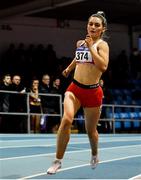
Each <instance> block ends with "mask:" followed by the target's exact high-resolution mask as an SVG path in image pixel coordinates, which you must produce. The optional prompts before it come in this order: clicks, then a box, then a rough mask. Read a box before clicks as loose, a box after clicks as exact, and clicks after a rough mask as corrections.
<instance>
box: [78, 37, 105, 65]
mask: <svg viewBox="0 0 141 180" xmlns="http://www.w3.org/2000/svg"><path fill="white" fill-rule="evenodd" d="M101 41H102V40H101V39H99V40H98V41H97V42H96V43H94V44H93V46H92V47H93V48H94V49H95V50H96V51H97V45H98V44H99V43H100V42H101ZM75 59H76V62H77V63H92V64H94V60H93V59H92V55H91V53H90V51H89V48H88V47H85V46H84V44H83V45H80V47H78V48H77V49H76V52H75Z"/></svg>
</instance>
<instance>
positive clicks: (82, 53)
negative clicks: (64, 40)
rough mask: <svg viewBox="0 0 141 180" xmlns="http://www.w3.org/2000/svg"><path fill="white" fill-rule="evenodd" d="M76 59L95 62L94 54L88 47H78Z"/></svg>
mask: <svg viewBox="0 0 141 180" xmlns="http://www.w3.org/2000/svg"><path fill="white" fill-rule="evenodd" d="M75 59H76V61H77V62H93V60H92V55H91V53H90V51H89V50H88V48H77V50H76V53H75Z"/></svg>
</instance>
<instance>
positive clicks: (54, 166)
mask: <svg viewBox="0 0 141 180" xmlns="http://www.w3.org/2000/svg"><path fill="white" fill-rule="evenodd" d="M60 168H61V161H59V160H55V161H53V163H52V166H51V167H50V168H49V169H48V170H47V174H55V173H56V172H57V171H58V169H60Z"/></svg>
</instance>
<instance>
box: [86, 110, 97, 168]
mask: <svg viewBox="0 0 141 180" xmlns="http://www.w3.org/2000/svg"><path fill="white" fill-rule="evenodd" d="M84 114H85V118H86V120H85V126H86V131H87V134H88V137H89V141H90V146H91V151H92V152H91V153H92V158H93V160H94V161H95V162H91V165H92V166H93V168H95V167H96V164H97V163H98V162H97V161H98V131H97V124H98V121H99V118H100V107H93V108H84ZM92 163H94V164H92Z"/></svg>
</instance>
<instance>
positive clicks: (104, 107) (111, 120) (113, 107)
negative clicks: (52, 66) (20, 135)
mask: <svg viewBox="0 0 141 180" xmlns="http://www.w3.org/2000/svg"><path fill="white" fill-rule="evenodd" d="M2 94H9V95H12V94H18V95H19V94H21V95H24V96H25V97H26V103H25V106H26V112H11V111H1V110H0V115H21V116H27V132H28V133H30V132H31V128H30V116H31V115H35V114H36V115H40V116H43V115H46V116H52V117H60V118H61V117H62V113H63V102H62V96H61V95H59V94H43V93H39V96H40V97H43V96H46V97H47V96H48V97H52V98H53V97H58V98H59V101H58V103H59V104H58V105H59V113H55V114H54V113H43V112H41V113H31V112H30V104H29V102H30V101H29V98H30V95H31V93H19V92H13V91H2V90H0V97H1V95H2ZM21 103H22V102H21ZM56 103H57V102H56ZM0 105H1V102H0ZM108 108H110V109H111V110H110V112H109V115H108V113H107V114H106V115H105V117H101V119H100V121H108V122H109V123H111V124H112V132H113V133H116V126H115V124H116V122H117V121H121V122H122V121H123V122H125V121H131V122H134V121H135V119H136V120H137V121H138V122H140V128H141V106H137V105H117V104H116V105H115V104H103V105H102V111H108ZM116 108H132V109H140V110H139V111H138V113H139V117H138V118H137V117H134V116H131V117H130V118H127V117H126V118H125V117H124V114H123V118H122V117H121V118H117V117H115V115H116ZM133 112H134V111H133ZM118 113H119V114H120V113H123V112H118ZM129 113H132V112H129ZM131 115H133V114H131ZM74 119H75V120H76V121H77V120H78V121H79V120H80V118H78V117H77V115H76V116H75V118H74ZM81 120H84V116H83V114H82V117H81Z"/></svg>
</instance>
